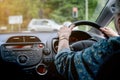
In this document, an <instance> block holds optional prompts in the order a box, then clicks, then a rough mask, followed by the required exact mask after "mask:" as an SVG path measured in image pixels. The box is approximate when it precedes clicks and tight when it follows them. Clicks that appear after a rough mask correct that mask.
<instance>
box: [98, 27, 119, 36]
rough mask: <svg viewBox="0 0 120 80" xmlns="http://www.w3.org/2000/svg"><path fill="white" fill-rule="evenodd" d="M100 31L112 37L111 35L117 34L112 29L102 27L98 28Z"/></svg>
mask: <svg viewBox="0 0 120 80" xmlns="http://www.w3.org/2000/svg"><path fill="white" fill-rule="evenodd" d="M100 30H101V31H102V32H104V33H105V34H106V35H107V36H109V37H112V36H119V35H118V33H117V32H115V31H114V30H113V29H111V28H108V27H104V28H100Z"/></svg>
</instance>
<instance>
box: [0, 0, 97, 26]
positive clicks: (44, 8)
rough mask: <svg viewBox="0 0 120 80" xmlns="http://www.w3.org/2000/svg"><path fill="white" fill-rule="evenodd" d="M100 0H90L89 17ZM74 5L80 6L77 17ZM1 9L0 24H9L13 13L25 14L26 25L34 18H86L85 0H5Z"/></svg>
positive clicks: (58, 19) (63, 19) (24, 23)
mask: <svg viewBox="0 0 120 80" xmlns="http://www.w3.org/2000/svg"><path fill="white" fill-rule="evenodd" d="M98 1H99V0H88V4H89V5H88V7H89V10H88V12H89V16H88V17H89V18H91V16H92V14H93V13H94V8H95V6H96V5H97V2H98ZM73 7H77V8H78V18H76V19H74V18H73V17H72V8H73ZM0 9H1V13H0V25H1V24H7V23H8V17H9V16H11V15H23V19H24V20H23V21H24V22H23V25H24V26H25V27H26V26H27V24H28V22H29V21H30V20H31V19H32V18H50V19H54V20H55V21H56V22H58V23H63V22H64V21H75V20H85V0H4V1H3V2H1V3H0ZM92 20H93V18H92Z"/></svg>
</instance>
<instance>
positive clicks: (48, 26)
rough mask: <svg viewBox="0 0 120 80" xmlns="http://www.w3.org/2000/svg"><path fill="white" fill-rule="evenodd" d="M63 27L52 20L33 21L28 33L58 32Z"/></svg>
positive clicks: (29, 25)
mask: <svg viewBox="0 0 120 80" xmlns="http://www.w3.org/2000/svg"><path fill="white" fill-rule="evenodd" d="M60 27H61V25H59V24H57V23H56V22H55V21H53V20H51V19H32V20H31V21H30V23H29V24H28V31H52V30H58V29H59V28H60Z"/></svg>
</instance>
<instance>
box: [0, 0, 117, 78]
mask: <svg viewBox="0 0 120 80" xmlns="http://www.w3.org/2000/svg"><path fill="white" fill-rule="evenodd" d="M6 1H9V0H5V1H3V2H4V4H5V2H6ZM12 1H13V2H12ZM18 1H20V5H22V4H21V2H23V4H24V3H25V4H24V5H22V6H23V7H22V6H20V7H21V8H20V11H22V10H21V9H25V10H23V13H26V14H27V16H25V17H26V18H28V13H29V14H30V12H27V11H29V10H28V9H31V10H35V11H36V10H37V9H38V8H39V7H41V8H42V6H44V8H45V7H47V10H46V12H47V11H49V10H50V11H51V9H50V8H49V7H51V5H50V4H52V3H55V2H54V1H61V0H54V1H53V0H52V1H51V0H45V1H46V2H42V1H44V0H41V3H38V2H37V1H40V0H10V3H11V4H13V3H14V2H15V3H16V2H18ZM69 1H71V2H72V1H73V0H69ZM69 1H68V0H66V5H67V4H68V2H69ZM74 1H75V0H74ZM74 1H73V3H72V4H73V6H75V5H78V6H80V5H82V4H85V1H84V0H83V3H82V2H79V1H82V0H77V1H78V3H76V2H74ZM86 1H87V0H86ZM88 1H89V2H90V1H91V2H95V1H96V3H95V5H92V4H90V5H89V7H88V8H89V10H90V12H93V14H89V15H90V16H89V17H88V20H81V19H80V18H81V17H79V18H78V20H75V21H71V22H72V24H74V25H75V27H76V26H78V27H79V30H73V31H72V33H71V36H70V38H69V43H70V47H71V50H73V51H80V50H83V49H85V48H87V47H89V46H91V45H92V44H94V43H95V42H98V41H99V40H101V39H105V38H107V37H106V36H103V35H104V34H103V33H102V32H101V31H100V30H99V28H100V27H104V26H108V25H109V24H110V25H111V24H112V22H113V21H112V20H113V11H114V1H115V0H88ZM28 2H30V3H28ZM64 2H65V1H62V2H61V3H59V5H58V3H55V5H53V6H52V9H54V8H55V7H54V6H60V5H64V4H65V3H64ZM71 2H70V3H71ZM1 3H2V1H1ZM7 3H9V2H6V4H7ZM18 3H19V2H18ZM33 3H36V4H37V3H38V4H39V5H37V8H36V9H34V8H35V7H36V4H35V5H34V4H33ZM43 3H44V4H43ZM11 4H10V5H9V4H8V5H9V6H10V7H6V9H5V13H6V15H8V14H10V11H9V9H7V8H10V10H11V8H12V7H11V6H13V5H11ZM26 4H27V5H26ZM29 4H32V5H30V8H28V7H25V5H26V6H29ZM40 4H41V5H40ZM46 4H48V5H46ZM2 5H3V4H1V5H0V6H2ZM14 5H15V10H16V5H18V4H14ZM66 5H64V6H66ZM91 5H92V6H94V8H93V7H90V6H91ZM4 6H7V5H3V8H4ZM64 6H60V8H59V9H60V10H61V9H62V7H64ZM68 6H70V4H68V5H67V6H66V7H68ZM81 7H82V6H81ZM83 7H84V6H83ZM3 8H2V10H3ZM13 8H14V7H13ZM18 8H19V7H18ZM64 8H65V7H64ZM69 9H70V8H68V9H67V10H68V11H69ZM80 9H81V10H80V11H82V12H81V13H78V14H79V15H81V14H82V13H84V10H85V9H84V8H80ZM92 9H94V10H93V11H91V10H92ZM56 10H58V7H57V9H55V10H54V11H55V13H59V14H61V13H62V12H57V11H56ZM67 10H63V11H65V12H66V11H67ZM86 10H87V9H86ZM17 11H19V9H17ZM40 11H41V10H40V9H39V10H38V12H40ZM75 11H76V10H75ZM13 12H16V11H13ZM31 12H32V11H31ZM18 13H20V12H17V13H16V14H18ZM23 13H21V14H23ZM33 13H34V11H33ZM66 13H67V15H65V16H66V17H67V16H68V14H71V12H70V13H68V12H66ZM49 14H50V13H49ZM64 14H65V13H63V14H61V17H62V16H63V15H64ZM6 15H5V16H6ZM24 15H25V14H24ZM5 16H4V17H5ZM53 16H56V15H55V14H54V15H53ZM65 16H64V17H62V18H66V17H65ZM84 16H85V15H84ZM31 17H33V16H30V18H31ZM86 17H87V15H86ZM26 18H24V19H26ZM70 18H71V17H70ZM70 18H66V19H70ZM0 19H3V21H4V18H2V16H1V18H0ZM57 19H58V20H59V18H58V16H57ZM75 19H76V18H75ZM93 19H94V20H93ZM1 21H2V20H1ZM66 21H68V20H65V21H63V23H64V22H66ZM68 23H69V22H68ZM34 24H35V25H36V24H38V25H42V26H38V25H37V26H34ZM31 25H32V26H31ZM65 25H67V24H65ZM86 26H87V27H89V28H88V30H83V29H81V28H85V27H86ZM53 28H54V29H55V30H54V29H53ZM59 28H60V26H59V25H58V24H56V23H54V22H52V21H51V20H48V19H33V20H32V21H31V22H30V24H29V25H28V28H27V29H28V31H27V30H26V31H22V32H8V33H7V32H6V33H0V74H1V80H2V79H4V80H6V79H10V80H65V78H64V77H63V76H61V75H60V74H59V73H58V72H57V70H56V67H55V65H54V57H55V56H56V54H57V49H58V42H59V38H58V34H57V33H58V30H56V29H59ZM78 46H79V47H78ZM111 65H112V64H111ZM88 70H89V69H88ZM110 71H111V70H109V71H108V72H110ZM103 72H104V71H103ZM90 73H91V71H90ZM113 74H115V73H113ZM113 74H112V75H113ZM103 75H105V74H103Z"/></svg>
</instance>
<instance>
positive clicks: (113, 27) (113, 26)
mask: <svg viewBox="0 0 120 80" xmlns="http://www.w3.org/2000/svg"><path fill="white" fill-rule="evenodd" d="M108 27H110V28H112V29H113V30H114V31H116V29H115V24H114V20H112V21H111V22H110V23H109V25H108ZM116 32H117V31H116Z"/></svg>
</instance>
